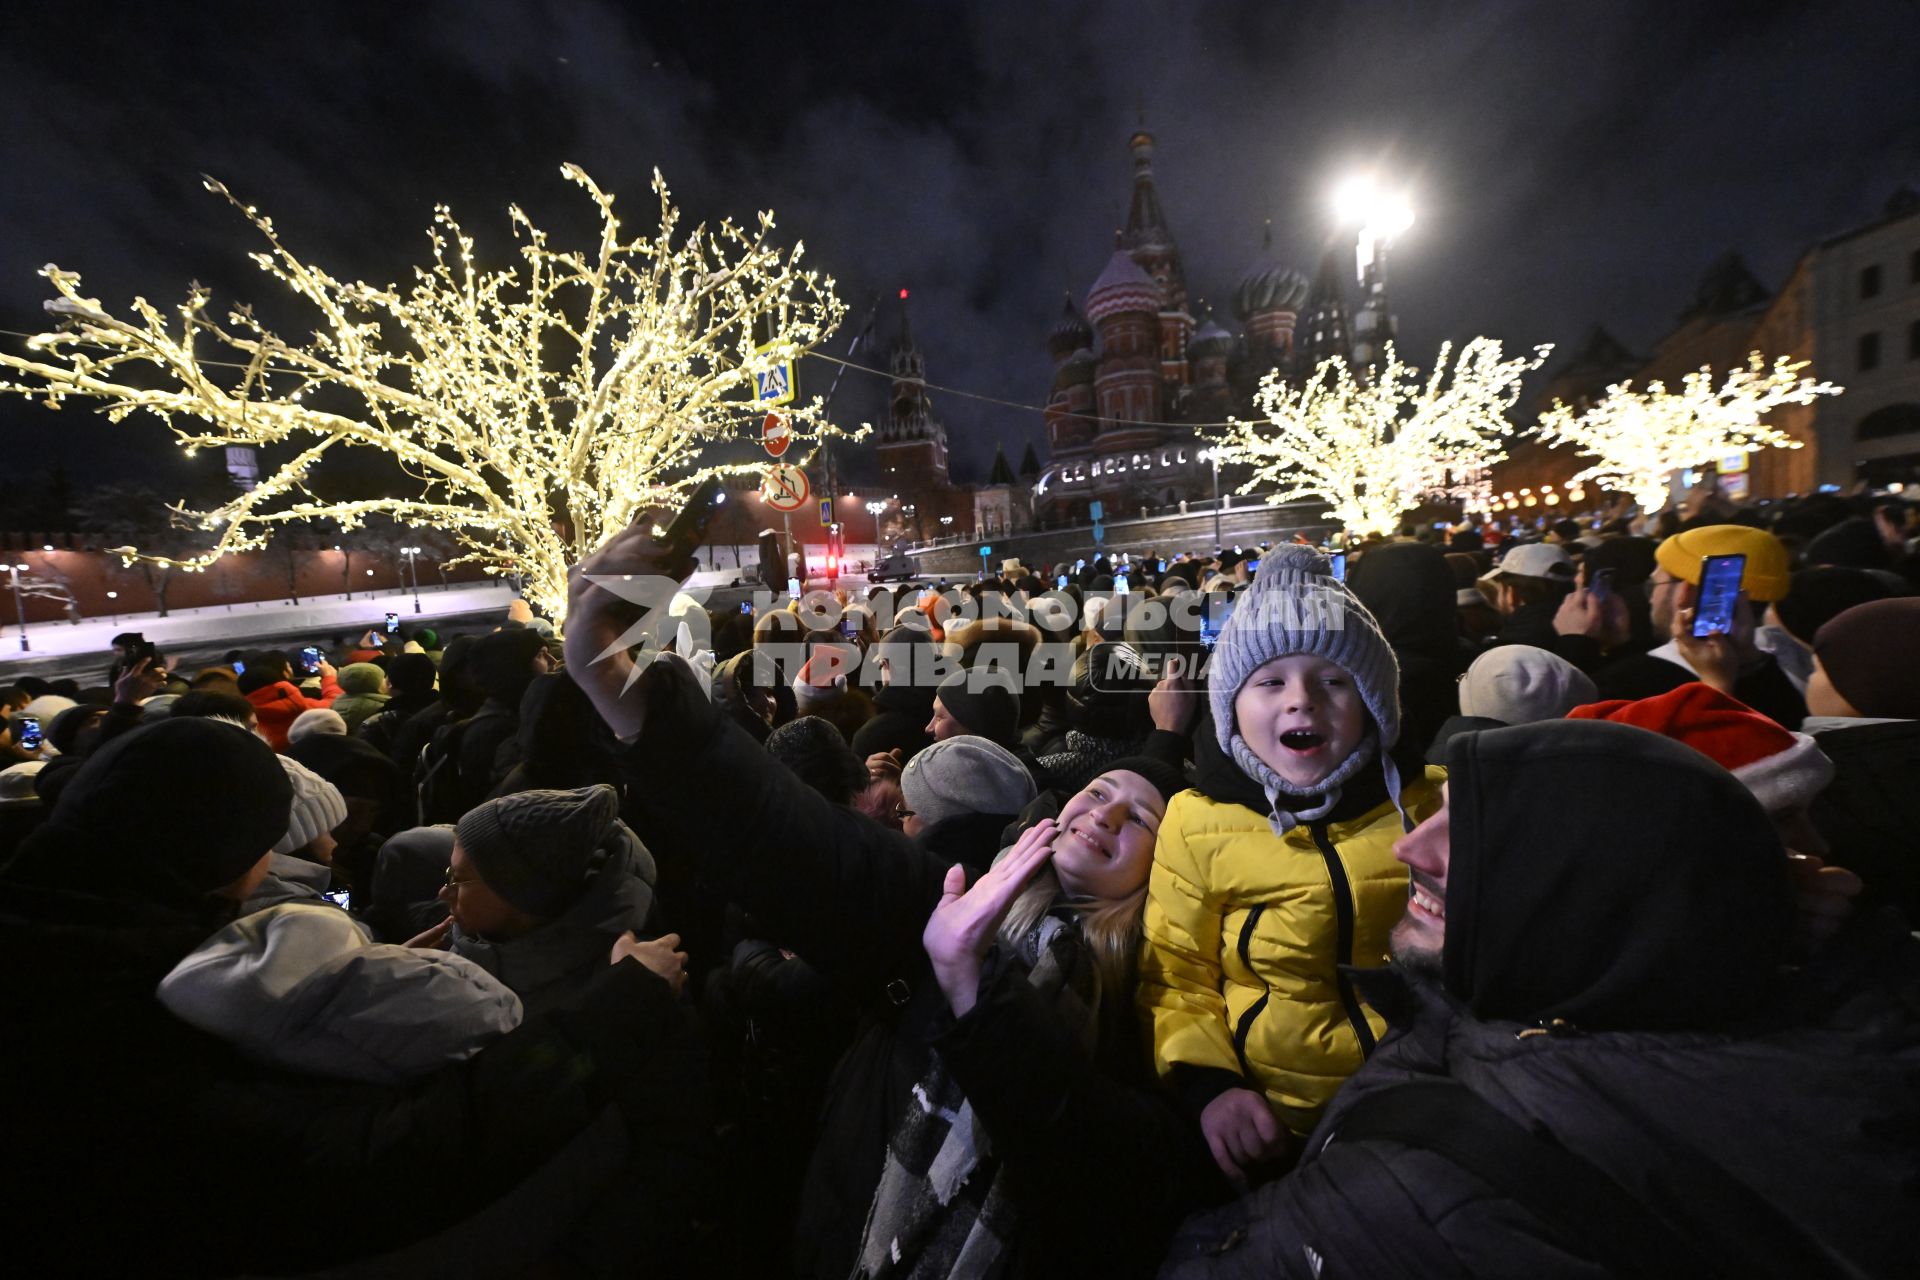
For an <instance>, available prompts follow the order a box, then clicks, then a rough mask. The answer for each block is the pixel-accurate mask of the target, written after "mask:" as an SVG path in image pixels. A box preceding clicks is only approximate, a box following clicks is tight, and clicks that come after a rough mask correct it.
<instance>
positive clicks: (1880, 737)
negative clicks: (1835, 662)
mask: <svg viewBox="0 0 1920 1280" xmlns="http://www.w3.org/2000/svg"><path fill="white" fill-rule="evenodd" d="M1814 741H1815V742H1817V743H1819V745H1820V750H1822V751H1824V752H1825V753H1826V755H1827V758H1828V759H1829V760H1832V761H1833V769H1834V777H1833V781H1832V782H1831V783H1829V784H1828V785H1827V788H1826V790H1824V791H1822V792H1821V793H1820V794H1819V795H1817V796H1815V797H1814V799H1813V810H1812V817H1813V825H1814V829H1815V830H1817V831H1819V833H1820V834H1821V835H1822V836H1824V837H1825V838H1826V841H1827V846H1828V854H1827V861H1828V862H1830V863H1832V864H1833V865H1835V866H1840V867H1846V868H1847V869H1849V870H1851V871H1854V872H1857V873H1858V874H1859V876H1860V878H1861V880H1863V881H1864V882H1865V883H1866V891H1865V893H1864V895H1863V901H1864V902H1865V903H1889V904H1891V905H1893V906H1896V907H1898V908H1900V910H1901V912H1902V913H1904V914H1905V915H1906V917H1907V920H1908V922H1909V923H1912V922H1914V921H1920V857H1916V856H1915V847H1916V844H1920V840H1916V837H1915V835H1914V832H1915V831H1916V830H1920V795H1916V792H1915V788H1914V784H1915V782H1916V781H1920V720H1890V721H1885V722H1882V723H1878V724H1874V723H1861V724H1858V725H1854V726H1851V727H1848V728H1844V729H1824V730H1822V731H1821V732H1819V733H1816V734H1815V735H1814Z"/></svg>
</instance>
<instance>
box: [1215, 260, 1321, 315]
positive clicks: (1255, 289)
mask: <svg viewBox="0 0 1920 1280" xmlns="http://www.w3.org/2000/svg"><path fill="white" fill-rule="evenodd" d="M1311 289H1312V286H1311V285H1310V284H1309V283H1308V282H1307V278H1306V277H1305V276H1303V275H1301V274H1300V273H1299V272H1298V271H1295V270H1294V269H1293V268H1291V267H1283V266H1281V265H1280V264H1279V263H1278V262H1276V261H1275V260H1274V259H1273V257H1272V256H1271V255H1268V254H1264V253H1263V254H1261V255H1260V258H1259V260H1258V261H1256V262H1255V263H1254V264H1253V265H1252V266H1251V267H1249V268H1247V273H1246V274H1245V275H1243V276H1241V277H1240V286H1239V287H1238V288H1237V289H1235V290H1234V291H1233V312H1234V314H1235V315H1237V316H1239V317H1240V318H1241V319H1242V320H1245V319H1246V318H1247V317H1248V316H1253V315H1259V314H1260V313H1261V312H1262V311H1292V312H1294V313H1296V314H1298V313H1299V310H1300V308H1301V306H1302V305H1304V304H1305V303H1306V300H1307V294H1308V292H1310V291H1311Z"/></svg>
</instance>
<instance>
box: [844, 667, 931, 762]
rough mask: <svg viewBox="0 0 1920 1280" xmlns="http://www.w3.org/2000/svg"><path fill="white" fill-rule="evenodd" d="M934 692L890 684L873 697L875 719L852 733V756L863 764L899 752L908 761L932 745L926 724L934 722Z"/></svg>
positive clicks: (913, 686) (916, 687)
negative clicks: (885, 753) (873, 756)
mask: <svg viewBox="0 0 1920 1280" xmlns="http://www.w3.org/2000/svg"><path fill="white" fill-rule="evenodd" d="M933 698H934V690H933V689H931V688H927V687H924V686H920V685H910V684H890V685H887V686H885V687H884V688H881V689H879V690H878V691H876V692H875V693H874V695H873V705H874V707H875V708H876V711H875V713H874V716H873V718H872V719H871V720H868V721H867V722H866V723H865V724H863V725H861V726H860V727H859V728H858V729H857V730H855V731H854V735H853V743H852V746H853V754H855V755H856V756H859V757H860V759H861V760H862V761H864V760H866V758H867V757H868V756H871V755H878V754H880V753H881V752H885V751H899V752H900V755H901V758H902V759H903V760H911V759H912V758H913V757H914V756H915V755H916V754H918V753H919V751H920V750H921V749H922V748H924V747H926V746H928V745H930V744H931V743H932V742H933V739H932V737H930V736H929V735H928V733H927V722H928V721H929V720H932V719H933Z"/></svg>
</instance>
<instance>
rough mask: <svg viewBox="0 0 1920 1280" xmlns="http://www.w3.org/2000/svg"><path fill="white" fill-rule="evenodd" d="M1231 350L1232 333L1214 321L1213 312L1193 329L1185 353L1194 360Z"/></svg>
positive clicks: (1220, 354) (1208, 313) (1223, 353)
mask: <svg viewBox="0 0 1920 1280" xmlns="http://www.w3.org/2000/svg"><path fill="white" fill-rule="evenodd" d="M1231 350H1233V335H1232V334H1231V333H1228V332H1227V331H1226V330H1225V329H1222V328H1221V327H1220V326H1219V324H1217V323H1216V322H1215V321H1214V318H1213V312H1211V311H1209V312H1207V314H1206V318H1205V319H1203V320H1201V321H1200V327H1199V328H1198V329H1195V330H1194V331H1193V340H1192V341H1190V342H1188V343H1187V354H1188V355H1189V356H1191V357H1192V358H1193V359H1195V360H1201V359H1204V358H1206V357H1207V356H1223V355H1226V354H1227V353H1228V352H1229V351H1231Z"/></svg>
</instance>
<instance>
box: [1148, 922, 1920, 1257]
mask: <svg viewBox="0 0 1920 1280" xmlns="http://www.w3.org/2000/svg"><path fill="white" fill-rule="evenodd" d="M1916 953H1920V944H1916V943H1915V941H1914V940H1913V938H1912V937H1911V936H1909V935H1907V934H1906V933H1905V931H1904V930H1903V929H1902V928H1901V927H1900V926H1899V924H1898V923H1897V922H1895V923H1893V924H1891V926H1889V922H1888V920H1887V919H1886V918H1885V917H1882V918H1881V919H1880V920H1879V921H1877V922H1873V923H1865V922H1863V926H1862V928H1861V929H1860V930H1859V931H1857V933H1856V934H1855V936H1854V937H1852V938H1849V939H1847V940H1845V941H1842V942H1836V943H1834V944H1831V945H1830V946H1829V948H1828V950H1827V952H1825V953H1823V955H1822V957H1821V959H1820V962H1819V963H1818V964H1817V965H1816V966H1815V967H1814V968H1812V969H1810V970H1809V971H1808V973H1807V974H1805V975H1804V976H1803V980H1802V982H1801V983H1800V984H1799V986H1798V987H1797V988H1796V989H1795V990H1794V991H1793V992H1791V993H1789V994H1788V995H1786V996H1784V997H1783V998H1782V999H1781V1000H1780V1001H1779V1002H1778V1003H1777V1004H1776V1005H1775V1006H1774V1007H1773V1008H1772V1009H1771V1010H1769V1011H1768V1013H1767V1014H1766V1015H1765V1016H1763V1017H1761V1018H1759V1019H1756V1020H1754V1021H1752V1022H1750V1023H1748V1024H1747V1025H1746V1026H1745V1027H1744V1028H1742V1029H1740V1030H1737V1031H1731V1032H1725V1033H1712V1034H1710V1033H1700V1032H1664V1033H1653V1032H1602V1033H1593V1034H1581V1033H1579V1032H1572V1033H1568V1034H1554V1035H1545V1034H1539V1033H1537V1032H1536V1033H1535V1034H1532V1035H1527V1034H1525V1033H1526V1032H1527V1031H1528V1028H1527V1027H1526V1026H1524V1025H1522V1024H1519V1023H1513V1022H1499V1021H1496V1022H1480V1021H1477V1020H1475V1019H1473V1018H1471V1017H1468V1016H1465V1015H1463V1014H1462V1013H1461V1012H1460V1010H1459V1009H1458V1007H1457V1006H1456V1005H1455V1004H1454V1003H1452V1002H1451V1001H1450V1000H1449V999H1448V998H1447V997H1446V996H1445V995H1444V994H1443V993H1441V992H1439V991H1438V990H1435V989H1433V988H1431V987H1426V986H1415V987H1407V986H1404V985H1401V984H1400V983H1399V981H1398V979H1397V976H1396V975H1393V974H1386V973H1380V974H1374V975H1369V977H1368V979H1367V982H1368V984H1369V985H1368V995H1369V998H1370V1000H1371V1001H1372V1002H1374V1003H1375V1004H1376V1006H1377V1007H1381V1008H1383V1009H1392V1010H1393V1011H1394V1012H1393V1013H1392V1015H1391V1018H1392V1021H1393V1024H1394V1029H1393V1031H1392V1032H1390V1033H1389V1035H1388V1036H1387V1038H1386V1039H1384V1040H1383V1041H1382V1042H1381V1045H1380V1048H1379V1049H1378V1050H1377V1051H1376V1052H1375V1053H1374V1055H1373V1056H1372V1057H1371V1058H1369V1059H1368V1060H1367V1062H1366V1064H1365V1065H1364V1066H1362V1067H1361V1068H1360V1071H1359V1073H1358V1074H1356V1075H1355V1076H1354V1077H1353V1078H1352V1079H1351V1080H1350V1081H1348V1082H1347V1084H1346V1086H1345V1087H1344V1088H1343V1089H1342V1090H1341V1091H1340V1093H1339V1094H1338V1095H1337V1096H1336V1097H1335V1099H1334V1102H1333V1105H1332V1107H1330V1108H1329V1109H1328V1112H1327V1115H1326V1117H1325V1118H1324V1119H1323V1120H1322V1122H1321V1125H1320V1127H1319V1129H1318V1130H1317V1131H1316V1132H1315V1133H1314V1135H1313V1137H1312V1138H1311V1139H1310V1140H1309V1141H1308V1143H1307V1147H1306V1154H1305V1155H1304V1156H1303V1157H1302V1160H1301V1163H1300V1165H1299V1167H1297V1168H1296V1169H1295V1170H1294V1172H1293V1173H1292V1174H1290V1175H1289V1176H1287V1177H1286V1178H1284V1179H1282V1180H1281V1181H1280V1182H1278V1183H1274V1184H1271V1185H1269V1186H1266V1187H1263V1188H1261V1189H1260V1190H1259V1191H1257V1192H1255V1193H1254V1194H1253V1195H1251V1196H1247V1197H1245V1198H1243V1199H1241V1200H1239V1201H1237V1202H1235V1203H1234V1204H1232V1205H1229V1206H1228V1207H1226V1208H1224V1209H1220V1210H1216V1211H1213V1212H1211V1213H1208V1214H1205V1215H1202V1216H1200V1217H1197V1218H1195V1219H1194V1220H1193V1221H1192V1222H1190V1223H1189V1224H1188V1225H1187V1227H1186V1228H1185V1229H1184V1230H1183V1231H1182V1232H1181V1235H1180V1238H1179V1239H1178V1240H1177V1241H1176V1242H1175V1244H1174V1246H1173V1248H1172V1250H1171V1251H1170V1252H1169V1255H1168V1261H1167V1265H1166V1268H1165V1270H1164V1271H1162V1273H1161V1274H1162V1275H1163V1276H1165V1277H1169V1278H1172V1280H1199V1278H1200V1277H1206V1278H1207V1280H1228V1278H1231V1277H1246V1278H1247V1280H1254V1278H1255V1277H1259V1278H1260V1280H1269V1278H1275V1277H1298V1278H1299V1280H1309V1278H1313V1280H1318V1278H1320V1277H1335V1276H1366V1277H1370V1278H1380V1280H1385V1278H1388V1277H1426V1276H1463V1277H1464V1276H1481V1277H1513V1278H1514V1280H1522V1278H1525V1280H1531V1278H1532V1277H1540V1276H1555V1277H1594V1278H1595V1280H1598V1278H1599V1277H1603V1276H1606V1275H1608V1274H1609V1271H1608V1270H1607V1268H1605V1267H1604V1266H1602V1265H1601V1264H1600V1263H1599V1262H1597V1261H1596V1260H1595V1259H1594V1258H1593V1257H1591V1256H1590V1255H1588V1254H1587V1253H1586V1252H1585V1251H1584V1250H1583V1249H1581V1248H1578V1247H1575V1246H1573V1245H1570V1244H1568V1243H1563V1242H1562V1241H1560V1240H1558V1239H1556V1238H1555V1236H1554V1234H1553V1232H1552V1231H1551V1230H1549V1229H1548V1227H1547V1226H1546V1225H1545V1224H1543V1223H1542V1222H1541V1221H1540V1220H1539V1219H1538V1218H1536V1217H1535V1216H1534V1215H1533V1214H1532V1213H1531V1212H1530V1211H1529V1210H1528V1209H1527V1208H1526V1207H1524V1206H1523V1205H1521V1204H1519V1203H1516V1202H1515V1201H1514V1200H1512V1199H1510V1198H1508V1197H1507V1196H1506V1195H1504V1194H1502V1193H1501V1192H1500V1191H1498V1190H1496V1189H1495V1188H1493V1187H1490V1186H1488V1185H1487V1184H1486V1183H1484V1182H1482V1181H1480V1180H1479V1179H1478V1178H1477V1177H1476V1176H1474V1175H1473V1174H1471V1173H1468V1172H1467V1171H1466V1170H1464V1169H1461V1168H1460V1167H1458V1166H1457V1165H1455V1164H1453V1163H1452V1162H1451V1161H1450V1160H1448V1159H1447V1158H1446V1157H1444V1156H1442V1155H1440V1154H1437V1153H1435V1152H1433V1151H1429V1150H1424V1149H1419V1148H1412V1147H1408V1146H1405V1145H1403V1144H1400V1143H1397V1142H1393V1141H1391V1140H1386V1139H1374V1138H1368V1139H1363V1140H1359V1141H1354V1142H1342V1141H1341V1140H1340V1126H1341V1122H1342V1120H1343V1118H1344V1117H1345V1116H1346V1115H1348V1114H1349V1113H1350V1112H1352V1110H1353V1109H1354V1108H1355V1107H1356V1106H1357V1105H1359V1104H1360V1102H1361V1100H1362V1099H1363V1098H1364V1097H1366V1096H1367V1095H1369V1094H1372V1093H1374V1092H1376V1091H1378V1090H1381V1089H1386V1088H1389V1087H1391V1086H1393V1085H1396V1084H1401V1083H1405V1082H1408V1081H1418V1080H1426V1079H1433V1078H1447V1079H1452V1080H1455V1081H1458V1082H1460V1083H1462V1084H1465V1085H1467V1086H1468V1087H1469V1088H1471V1089H1473V1090H1474V1091H1475V1092H1476V1093H1478V1094H1479V1095H1480V1096H1481V1097H1482V1098H1483V1099H1485V1100H1486V1101H1488V1102H1490V1103H1492V1104H1493V1105H1494V1106H1495V1107H1497V1108H1498V1109H1499V1110H1501V1111H1502V1112H1504V1113H1506V1114H1507V1115H1508V1116H1510V1117H1512V1118H1513V1119H1515V1120H1518V1121H1520V1122H1521V1123H1522V1124H1525V1125H1527V1126H1529V1127H1532V1128H1535V1129H1537V1130H1540V1131H1544V1132H1546V1133H1549V1134H1551V1135H1553V1138H1554V1139H1555V1140H1557V1141H1558V1142H1559V1143H1561V1144H1562V1145H1564V1146H1566V1147H1568V1148H1570V1149H1571V1150H1573V1151H1574V1152H1575V1153H1576V1154H1578V1155H1579V1156H1581V1157H1582V1158H1584V1159H1586V1160H1587V1161H1589V1162H1590V1163H1591V1164H1593V1165H1596V1166H1598V1167H1599V1168H1600V1169H1601V1170H1602V1171H1604V1172H1605V1173H1606V1174H1607V1175H1609V1176H1610V1177H1611V1178H1612V1179H1613V1180H1614V1181H1616V1182H1618V1183H1619V1184H1620V1185H1621V1186H1622V1187H1623V1188H1625V1189H1626V1190H1627V1191H1628V1192H1629V1193H1630V1194H1631V1195H1633V1196H1634V1197H1635V1198H1636V1199H1639V1200H1641V1201H1642V1203H1645V1204H1651V1205H1654V1206H1657V1208H1658V1210H1659V1216H1660V1217H1661V1218H1662V1219H1664V1220H1666V1222H1667V1223H1668V1224H1669V1225H1670V1226H1671V1227H1673V1228H1675V1229H1677V1230H1678V1231H1679V1232H1680V1234H1681V1235H1682V1236H1683V1237H1684V1238H1686V1239H1687V1240H1689V1241H1690V1242H1692V1243H1693V1244H1694V1245H1696V1246H1697V1247H1698V1248H1699V1249H1700V1250H1701V1252H1703V1253H1705V1254H1706V1255H1707V1256H1708V1257H1710V1258H1715V1259H1724V1260H1725V1263H1726V1270H1725V1272H1724V1273H1722V1274H1725V1275H1728V1276H1741V1277H1749V1276H1779V1277H1781V1278H1782V1280H1787V1277H1793V1280H1801V1277H1803V1276H1805V1275H1806V1274H1807V1273H1806V1271H1805V1270H1804V1269H1803V1268H1802V1267H1801V1266H1800V1265H1799V1264H1797V1263H1789V1262H1784V1261H1782V1260H1780V1259H1777V1258H1771V1257H1769V1256H1767V1255H1766V1254H1765V1253H1764V1252H1761V1251H1760V1250H1761V1248H1762V1246H1760V1245H1759V1244H1758V1243H1757V1242H1758V1241H1760V1240H1762V1239H1764V1238H1765V1236H1764V1233H1762V1232H1761V1231H1759V1230H1758V1229H1757V1227H1758V1224H1757V1223H1756V1222H1755V1221H1754V1220H1753V1219H1752V1218H1751V1217H1749V1216H1747V1215H1743V1214H1742V1215H1717V1214H1715V1213H1714V1212H1713V1210H1712V1209H1711V1208H1710V1207H1708V1206H1707V1205H1706V1204H1704V1203H1703V1200H1704V1196H1702V1194H1701V1188H1699V1187H1697V1186H1690V1185H1687V1184H1685V1183H1684V1182H1681V1183H1675V1182H1674V1181H1672V1176H1673V1175H1672V1173H1671V1170H1672V1169H1673V1167H1674V1153H1675V1152H1676V1151H1681V1150H1686V1149H1689V1148H1690V1149H1691V1151H1692V1152H1695V1153H1698V1154H1700V1155H1703V1156H1705V1157H1706V1158H1707V1159H1708V1160H1710V1161H1711V1162H1712V1163H1713V1164H1716V1165H1718V1166H1720V1167H1721V1168H1722V1169H1724V1170H1725V1171H1726V1172H1727V1173H1729V1174H1731V1175H1733V1177H1734V1178H1736V1179H1738V1180H1739V1181H1740V1182H1742V1183H1745V1184H1746V1185H1747V1186H1748V1187H1750V1188H1752V1189H1753V1190H1754V1191H1755V1192H1757V1193H1758V1194H1759V1196H1760V1198H1761V1199H1762V1200H1763V1201H1765V1202H1766V1203H1767V1204H1768V1205H1770V1206H1771V1207H1772V1209H1773V1210H1774V1211H1776V1212H1777V1213H1778V1214H1779V1215H1780V1216H1781V1218H1782V1219H1783V1220H1784V1221H1785V1222H1787V1223H1789V1224H1793V1225H1792V1226H1790V1227H1789V1228H1788V1230H1793V1231H1796V1232H1797V1233H1798V1234H1800V1235H1801V1237H1802V1238H1803V1239H1806V1240H1810V1241H1811V1242H1812V1247H1813V1248H1815V1249H1824V1250H1826V1251H1827V1252H1828V1253H1829V1255H1830V1256H1831V1257H1832V1258H1833V1259H1834V1260H1835V1263H1834V1268H1833V1270H1832V1271H1831V1272H1830V1274H1832V1275H1836V1276H1838V1275H1855V1276H1862V1277H1881V1276H1884V1277H1888V1278H1889V1280H1891V1278H1892V1277H1896V1276H1912V1275H1914V1274H1916V1273H1920V1245H1916V1243H1915V1241H1914V1238H1913V1232H1912V1229H1911V1224H1912V1223H1913V1222H1914V1221H1915V1220H1916V1217H1915V1215H1916V1213H1920V1189H1917V1188H1916V1182H1915V1177H1916V1157H1915V1150H1916V1148H1915V1146H1914V1141H1913V1134H1914V1133H1915V1132H1916V1130H1915V1125H1916V1124H1920V1099H1917V1098H1916V1090H1915V1086H1914V1083H1913V1081H1914V1078H1915V1076H1914V1072H1915V1070H1916V1068H1917V1067H1920V1015H1916V1013H1915V1008H1916V1005H1915V1004H1914V1001H1915V1000H1916V998H1920V954H1916ZM1842 1260H1844V1261H1842ZM1676 1265H1677V1264H1676ZM1847 1268H1852V1269H1851V1270H1849V1269H1847ZM1679 1273H1680V1271H1679V1270H1676V1274H1679Z"/></svg>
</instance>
